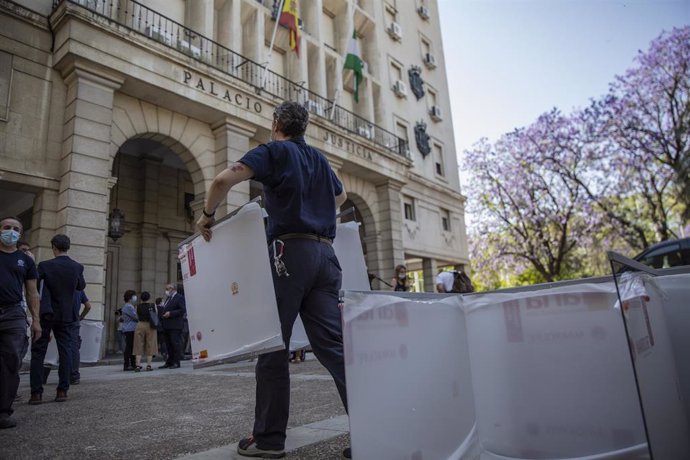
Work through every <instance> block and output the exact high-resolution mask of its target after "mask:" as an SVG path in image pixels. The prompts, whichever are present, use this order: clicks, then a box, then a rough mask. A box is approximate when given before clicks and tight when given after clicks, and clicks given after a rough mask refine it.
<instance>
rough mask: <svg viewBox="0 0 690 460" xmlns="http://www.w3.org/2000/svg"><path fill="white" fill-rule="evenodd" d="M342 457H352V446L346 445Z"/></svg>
mask: <svg viewBox="0 0 690 460" xmlns="http://www.w3.org/2000/svg"><path fill="white" fill-rule="evenodd" d="M343 458H345V459H350V458H352V448H350V447H348V448H347V449H345V450H344V451H343Z"/></svg>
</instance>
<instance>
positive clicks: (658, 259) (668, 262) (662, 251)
mask: <svg viewBox="0 0 690 460" xmlns="http://www.w3.org/2000/svg"><path fill="white" fill-rule="evenodd" d="M640 262H641V263H643V264H645V265H649V266H650V267H653V268H669V267H675V266H677V265H683V257H682V254H681V252H680V244H669V245H668V246H664V247H662V248H659V249H655V250H653V251H651V252H650V253H649V254H645V255H644V256H643V257H641V258H640Z"/></svg>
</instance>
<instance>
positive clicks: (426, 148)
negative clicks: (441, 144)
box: [414, 121, 431, 158]
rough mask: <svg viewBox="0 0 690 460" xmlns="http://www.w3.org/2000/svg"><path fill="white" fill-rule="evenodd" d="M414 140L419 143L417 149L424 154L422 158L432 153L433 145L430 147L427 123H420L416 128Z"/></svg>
mask: <svg viewBox="0 0 690 460" xmlns="http://www.w3.org/2000/svg"><path fill="white" fill-rule="evenodd" d="M414 139H415V141H417V148H418V149H419V152H420V153H421V154H422V158H426V156H427V155H428V154H429V153H431V145H429V139H430V137H429V135H428V134H427V133H426V123H424V122H423V121H418V122H417V124H415V126H414Z"/></svg>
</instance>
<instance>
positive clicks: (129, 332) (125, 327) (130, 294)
mask: <svg viewBox="0 0 690 460" xmlns="http://www.w3.org/2000/svg"><path fill="white" fill-rule="evenodd" d="M124 299H125V304H124V305H123V306H122V335H124V336H125V351H124V369H123V370H124V371H133V370H134V369H135V368H136V358H135V356H134V355H133V354H132V351H133V349H134V331H135V330H136V329H137V323H138V322H139V318H138V317H137V310H136V309H135V308H134V304H135V303H136V301H137V296H136V293H135V292H134V291H132V290H131V289H129V290H127V291H125V295H124Z"/></svg>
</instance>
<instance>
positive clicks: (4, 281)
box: [0, 250, 38, 306]
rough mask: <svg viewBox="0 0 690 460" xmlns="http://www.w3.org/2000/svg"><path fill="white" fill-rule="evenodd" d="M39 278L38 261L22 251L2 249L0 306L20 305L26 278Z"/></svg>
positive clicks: (0, 258) (0, 257) (0, 254)
mask: <svg viewBox="0 0 690 460" xmlns="http://www.w3.org/2000/svg"><path fill="white" fill-rule="evenodd" d="M36 278H38V272H37V271H36V263H35V262H34V261H33V259H32V258H31V257H29V256H27V255H26V254H24V253H23V252H22V251H19V250H17V251H14V252H11V253H7V252H3V251H0V306H8V305H18V304H19V303H20V302H21V301H22V292H23V291H24V283H25V282H26V280H35V279H36Z"/></svg>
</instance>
